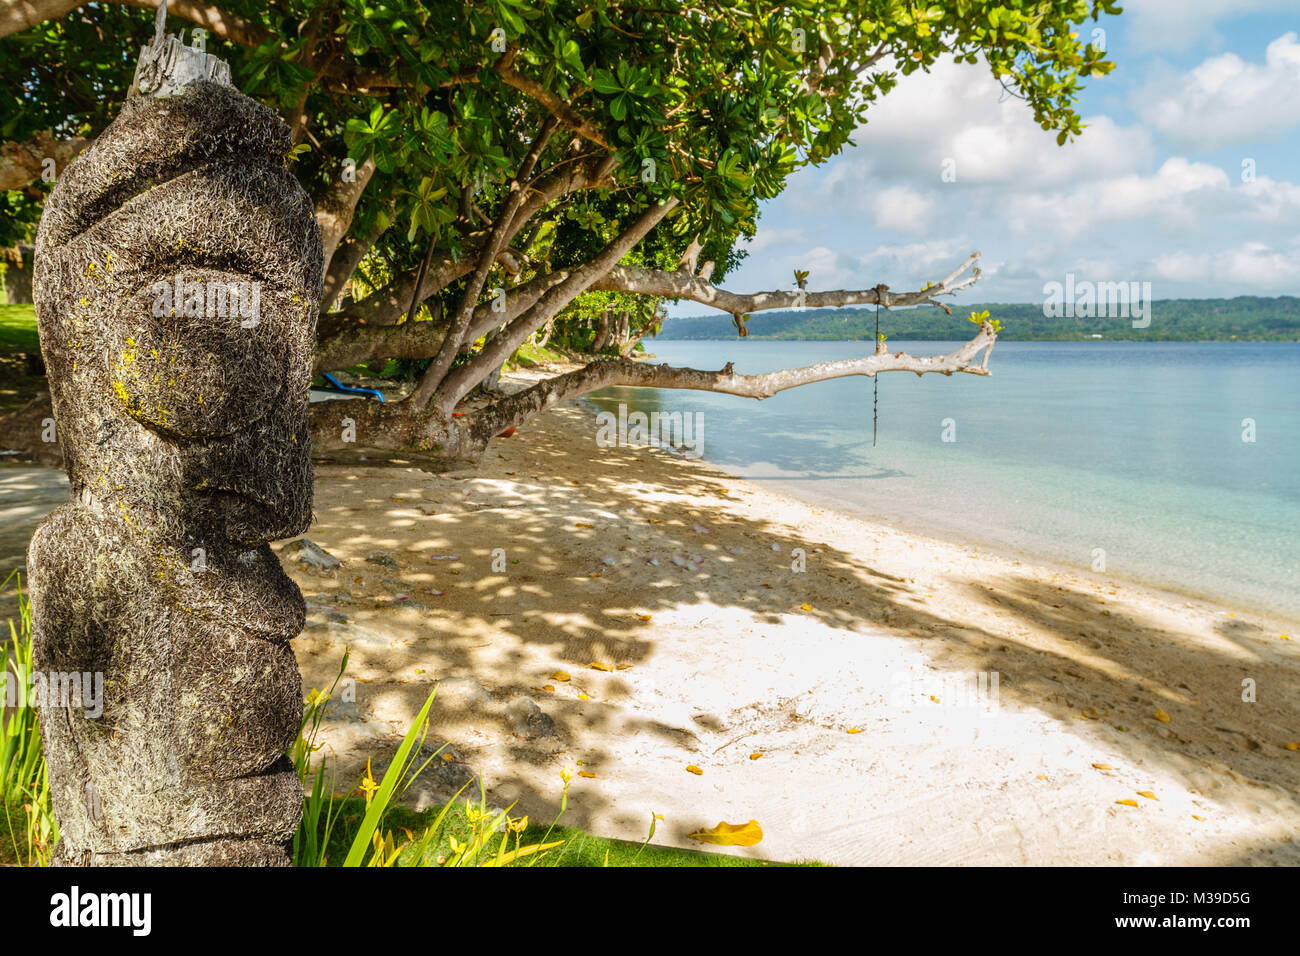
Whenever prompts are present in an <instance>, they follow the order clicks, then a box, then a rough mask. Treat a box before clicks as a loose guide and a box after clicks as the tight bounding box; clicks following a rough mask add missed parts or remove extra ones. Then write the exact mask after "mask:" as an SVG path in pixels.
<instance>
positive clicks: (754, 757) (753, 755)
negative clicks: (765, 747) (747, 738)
mask: <svg viewBox="0 0 1300 956" xmlns="http://www.w3.org/2000/svg"><path fill="white" fill-rule="evenodd" d="M761 756H763V755H762V754H761V753H752V754H750V755H749V759H750V760H757V759H758V758H759V757H761Z"/></svg>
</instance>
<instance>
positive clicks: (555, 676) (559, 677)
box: [551, 671, 570, 681]
mask: <svg viewBox="0 0 1300 956" xmlns="http://www.w3.org/2000/svg"><path fill="white" fill-rule="evenodd" d="M569 679H570V678H569V675H568V674H566V673H565V672H564V671H556V672H555V673H554V674H552V675H551V680H558V681H566V680H569Z"/></svg>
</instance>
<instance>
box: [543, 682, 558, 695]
mask: <svg viewBox="0 0 1300 956" xmlns="http://www.w3.org/2000/svg"><path fill="white" fill-rule="evenodd" d="M542 690H549V691H550V692H551V693H552V694H554V693H555V685H554V684H547V685H546V686H545V687H543V688H542Z"/></svg>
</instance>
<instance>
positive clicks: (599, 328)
mask: <svg viewBox="0 0 1300 956" xmlns="http://www.w3.org/2000/svg"><path fill="white" fill-rule="evenodd" d="M608 341H609V307H608V306H606V307H605V308H604V309H602V310H601V312H600V318H599V319H598V320H597V325H596V338H595V340H594V341H593V342H592V343H591V351H592V354H593V355H599V354H600V350H601V349H603V348H604V347H605V343H606V342H608Z"/></svg>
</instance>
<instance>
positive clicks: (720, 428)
mask: <svg viewBox="0 0 1300 956" xmlns="http://www.w3.org/2000/svg"><path fill="white" fill-rule="evenodd" d="M889 344H890V347H891V348H892V349H894V350H897V349H899V348H905V349H906V350H907V351H909V352H913V353H919V354H927V353H937V352H946V351H950V350H951V349H952V348H955V347H956V345H957V343H950V342H894V341H891V342H890V343H889ZM870 347H871V345H870V343H862V342H757V341H756V342H746V341H735V342H681V341H676V342H670V341H659V342H654V343H651V345H650V348H651V349H652V350H653V351H654V353H655V355H656V359H655V361H659V362H667V363H669V364H672V365H691V366H694V367H696V368H706V369H716V368H720V367H722V365H723V364H725V363H726V362H728V361H734V362H735V364H736V371H738V372H743V373H753V372H764V371H770V370H772V369H777V368H782V367H788V366H800V365H810V364H813V363H815V362H821V361H826V360H828V359H836V358H845V357H851V356H855V355H862V354H866V350H868V349H870ZM990 367H991V369H992V370H993V373H994V374H993V377H991V378H979V377H976V376H971V375H955V376H953V377H952V378H944V377H943V376H938V375H927V376H925V377H924V378H917V377H916V376H915V375H910V374H906V373H901V372H893V373H889V374H886V375H881V376H880V430H879V439H878V444H877V445H876V447H874V448H873V447H872V445H871V389H872V385H871V380H870V379H866V378H858V377H855V378H852V379H840V380H837V381H831V382H823V383H819V384H816V385H808V386H804V387H802V388H798V389H794V390H792V391H788V392H783V393H781V394H779V395H776V396H773V397H772V398H769V399H766V400H764V401H761V402H757V401H754V400H752V399H744V398H737V397H735V396H730V395H715V394H710V393H704V392H686V391H669V390H652V389H635V388H614V389H607V390H605V391H603V392H599V393H597V394H596V395H594V396H592V401H593V402H594V403H595V404H596V405H598V406H599V407H601V408H605V409H610V410H615V409H617V407H618V404H619V403H620V402H622V403H625V404H626V405H627V406H628V409H629V410H638V409H639V410H642V411H647V412H649V411H654V410H660V411H678V410H680V411H686V412H696V411H699V412H703V413H704V418H703V421H704V436H703V438H704V444H703V457H704V458H705V459H706V460H708V461H711V462H714V463H715V464H718V465H720V466H722V467H724V468H726V469H727V470H728V471H731V472H732V473H734V474H737V475H741V476H743V477H746V478H749V479H752V480H759V481H765V482H770V483H772V484H774V485H778V486H780V487H781V488H782V489H783V490H785V491H786V492H788V493H790V494H793V495H795V496H797V497H800V498H803V499H805V500H808V501H811V502H814V503H816V504H819V505H823V506H826V507H831V508H835V509H839V510H842V511H847V512H853V513H859V514H863V515H868V516H870V517H872V518H875V519H879V520H882V521H884V522H886V523H891V524H894V525H897V526H902V527H907V528H913V529H917V530H921V531H926V532H929V533H931V534H934V535H935V536H936V537H946V538H949V539H954V540H962V541H972V542H975V543H977V544H980V545H987V546H989V547H991V548H994V549H996V550H1003V551H1014V552H1018V553H1026V554H1029V555H1034V556H1039V557H1044V558H1048V559H1051V560H1053V561H1058V562H1061V563H1064V564H1069V565H1076V566H1079V567H1083V568H1087V567H1089V566H1091V565H1092V563H1093V561H1094V555H1095V552H1096V549H1103V550H1104V551H1105V562H1106V571H1107V573H1109V574H1112V575H1117V576H1121V577H1127V578H1131V579H1134V580H1139V581H1144V582H1148V583H1153V584H1158V585H1163V586H1167V587H1172V588H1175V589H1178V590H1182V591H1185V592H1188V593H1192V594H1197V595H1203V596H1206V597H1210V598H1216V599H1219V600H1223V601H1226V602H1229V603H1230V604H1232V605H1234V606H1239V607H1241V608H1243V609H1254V610H1260V611H1271V612H1275V613H1280V614H1283V615H1285V616H1287V617H1288V618H1289V617H1296V618H1300V343H1174V342H1171V343H1150V344H1146V343H1123V342H1002V343H999V344H998V345H997V347H996V348H995V349H994V352H993V359H992V362H991V364H990ZM947 419H951V422H950V423H948V425H947V428H946V431H947V432H948V434H949V436H950V437H955V439H956V440H955V441H944V440H943V438H944V433H945V420H947ZM1244 419H1251V420H1253V423H1254V439H1255V440H1254V441H1243V433H1244V432H1246V430H1247V429H1248V428H1249V426H1250V423H1249V422H1247V423H1246V424H1245V425H1243V420H1244ZM1247 437H1250V436H1249V435H1247Z"/></svg>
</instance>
